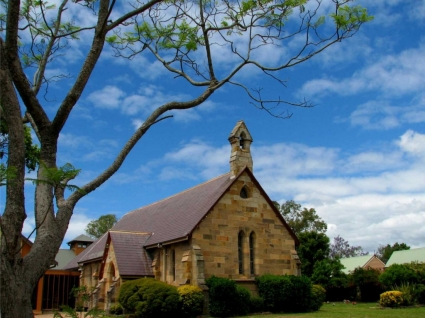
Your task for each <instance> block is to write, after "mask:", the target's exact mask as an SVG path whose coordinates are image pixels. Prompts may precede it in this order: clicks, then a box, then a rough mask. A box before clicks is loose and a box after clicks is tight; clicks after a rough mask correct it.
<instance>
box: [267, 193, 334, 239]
mask: <svg viewBox="0 0 425 318" xmlns="http://www.w3.org/2000/svg"><path fill="white" fill-rule="evenodd" d="M273 203H274V204H275V206H276V208H278V210H279V212H280V214H282V216H283V218H284V219H285V221H286V222H287V223H288V225H289V226H290V227H291V228H292V230H293V231H294V232H295V234H296V235H299V234H300V233H303V232H317V233H325V232H326V230H327V229H328V226H327V225H326V223H325V221H323V220H322V219H321V218H320V216H318V215H317V213H316V210H315V209H313V208H310V209H307V208H302V207H301V204H298V203H296V202H295V201H293V200H288V201H286V202H285V203H283V204H282V205H279V203H277V202H276V201H274V202H273Z"/></svg>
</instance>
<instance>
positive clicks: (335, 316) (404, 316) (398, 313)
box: [241, 302, 425, 318]
mask: <svg viewBox="0 0 425 318" xmlns="http://www.w3.org/2000/svg"><path fill="white" fill-rule="evenodd" d="M244 317H245V318H266V317H267V318H278V317H282V318H292V317H294V318H295V317H296V318H328V317H329V318H375V317H376V318H416V317H417V318H419V317H420V318H422V317H425V306H422V307H414V308H401V309H381V308H379V307H378V304H377V303H357V305H352V304H344V303H342V302H338V303H335V306H333V305H332V303H330V304H324V305H323V306H322V308H320V310H319V311H316V312H311V313H304V314H258V315H249V316H244ZM241 318H242V317H241Z"/></svg>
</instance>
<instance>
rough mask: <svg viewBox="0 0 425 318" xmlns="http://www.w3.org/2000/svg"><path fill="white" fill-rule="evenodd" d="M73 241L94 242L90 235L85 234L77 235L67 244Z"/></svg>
mask: <svg viewBox="0 0 425 318" xmlns="http://www.w3.org/2000/svg"><path fill="white" fill-rule="evenodd" d="M74 242H82V243H92V242H94V239H92V238H91V237H90V236H87V235H85V234H81V235H78V236H77V237H76V238H74V239H72V240H71V241H69V242H68V243H67V244H68V245H70V244H71V243H74Z"/></svg>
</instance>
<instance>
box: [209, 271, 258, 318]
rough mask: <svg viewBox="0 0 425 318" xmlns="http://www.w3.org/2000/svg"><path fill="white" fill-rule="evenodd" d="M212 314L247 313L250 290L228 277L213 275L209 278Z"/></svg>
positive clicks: (220, 315)
mask: <svg viewBox="0 0 425 318" xmlns="http://www.w3.org/2000/svg"><path fill="white" fill-rule="evenodd" d="M207 286H208V288H209V294H210V295H209V310H210V314H211V316H214V317H229V316H236V315H245V314H247V313H248V311H249V301H250V294H249V291H248V290H247V289H246V288H244V287H242V286H237V285H236V283H235V281H233V280H230V279H228V278H221V277H216V276H212V277H210V278H208V279H207Z"/></svg>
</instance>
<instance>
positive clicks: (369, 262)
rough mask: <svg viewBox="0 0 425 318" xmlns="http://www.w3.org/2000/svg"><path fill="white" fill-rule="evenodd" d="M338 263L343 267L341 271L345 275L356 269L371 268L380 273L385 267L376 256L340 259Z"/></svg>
mask: <svg viewBox="0 0 425 318" xmlns="http://www.w3.org/2000/svg"><path fill="white" fill-rule="evenodd" d="M340 261H341V264H342V265H343V266H344V269H343V270H342V271H343V272H344V273H346V274H349V273H351V272H353V271H354V270H355V269H356V268H358V267H361V268H364V269H370V268H373V269H376V270H378V271H381V272H382V271H383V270H384V267H385V263H383V262H382V261H381V260H380V259H379V258H378V257H377V256H376V255H364V256H356V257H349V258H341V259H340Z"/></svg>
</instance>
